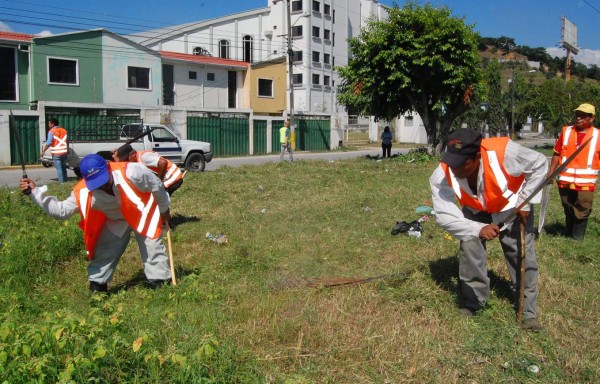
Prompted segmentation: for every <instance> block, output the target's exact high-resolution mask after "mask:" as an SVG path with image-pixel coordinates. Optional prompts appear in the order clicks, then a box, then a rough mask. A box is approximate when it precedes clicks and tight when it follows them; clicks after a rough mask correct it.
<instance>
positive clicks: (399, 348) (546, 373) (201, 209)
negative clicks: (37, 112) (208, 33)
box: [0, 156, 600, 383]
mask: <svg viewBox="0 0 600 384" xmlns="http://www.w3.org/2000/svg"><path fill="white" fill-rule="evenodd" d="M426 160H427V159H426V157H425V156H420V157H417V158H415V159H413V160H412V161H411V160H410V159H407V158H406V157H399V158H395V159H389V160H385V161H373V160H366V159H356V160H349V161H343V162H326V161H321V162H307V161H300V162H296V163H282V164H266V165H261V166H252V167H241V168H221V169H220V170H219V171H215V172H208V173H203V174H188V176H187V177H186V182H185V184H184V186H183V187H182V189H180V190H179V191H178V192H177V193H176V194H175V195H174V197H173V202H172V207H171V208H172V212H173V213H174V220H173V223H172V228H173V231H172V238H173V250H174V258H175V262H176V268H177V274H178V285H177V286H176V287H172V286H171V287H164V288H160V289H158V290H151V289H149V288H146V287H145V286H144V284H143V274H142V273H141V262H140V261H139V256H138V253H137V246H136V245H135V243H132V244H131V245H130V248H129V250H128V251H127V253H126V254H125V255H124V257H123V259H122V261H121V264H120V265H119V267H118V268H117V273H116V275H115V279H114V281H113V283H112V284H111V294H110V295H109V297H108V298H106V299H101V300H95V299H92V300H90V299H89V297H88V295H87V283H86V274H85V268H86V261H85V258H84V252H83V246H82V240H81V239H82V236H81V231H80V230H79V229H78V228H77V221H78V217H74V218H72V219H70V220H69V221H67V222H58V221H55V220H53V219H51V218H48V217H46V216H44V215H43V213H42V212H41V210H39V209H38V208H37V207H35V206H34V205H33V204H32V203H31V202H30V201H28V199H27V198H25V197H24V196H22V195H21V194H20V193H16V192H15V193H13V191H10V190H7V189H0V215H1V219H0V220H1V221H0V241H1V242H2V245H1V247H2V248H0V274H1V276H2V280H1V283H0V284H1V285H0V306H1V309H2V310H1V311H0V319H1V324H0V382H2V381H3V380H6V381H7V382H10V383H16V382H32V381H37V382H58V381H60V382H69V380H73V382H78V383H79V382H96V383H104V382H138V383H142V382H144V383H146V382H151V383H159V382H160V383H165V382H186V383H200V382H203V383H204V382H206V383H210V382H219V383H231V382H239V383H256V382H273V383H400V382H413V383H424V382H447V383H455V382H456V383H486V382H487V383H496V382H507V383H523V382H532V383H549V382H553V383H565V382H573V383H575V382H578V383H584V382H587V383H595V382H598V381H599V380H600V375H599V374H598V368H597V366H598V361H600V351H599V348H600V347H599V346H600V336H599V335H600V333H599V332H598V330H599V329H600V324H599V322H598V313H599V312H600V303H599V299H598V298H599V297H600V272H599V267H598V266H599V264H600V257H599V256H598V252H597V239H598V236H599V233H600V224H599V223H598V220H599V219H598V218H599V217H600V216H599V215H600V210H599V209H598V208H596V209H595V212H594V213H593V216H594V217H593V219H591V222H590V224H589V226H588V233H587V237H586V240H585V241H583V242H581V243H578V242H574V241H572V240H569V239H566V238H564V237H563V236H562V235H561V234H560V231H561V229H562V209H561V208H560V203H559V199H558V195H557V193H556V190H554V191H553V192H554V193H553V194H552V200H551V204H550V208H549V215H548V217H547V233H544V234H543V235H542V236H541V237H540V238H539V240H538V241H537V251H538V259H539V263H540V286H541V292H540V298H539V313H540V320H541V322H542V324H543V325H544V327H545V331H543V332H541V333H537V334H532V333H527V332H524V331H522V330H521V329H520V328H519V327H517V325H516V321H515V313H514V311H513V309H512V305H511V301H510V298H509V296H510V293H509V290H508V286H507V280H506V279H507V273H506V268H505V266H504V261H503V257H502V252H501V250H500V247H499V244H498V242H497V241H493V242H490V243H489V244H488V249H489V260H488V269H489V274H490V276H491V277H492V281H493V294H492V297H491V300H490V303H489V306H488V307H487V308H486V309H485V310H484V311H483V312H482V313H481V314H479V315H478V316H476V317H473V318H468V319H467V318H464V317H461V315H460V314H459V313H458V310H457V292H458V287H457V269H458V261H457V249H458V240H455V239H451V238H448V236H446V234H445V233H444V232H443V231H442V230H441V229H440V228H438V227H437V226H436V225H435V221H434V219H433V218H432V219H431V220H429V221H427V222H425V223H424V232H423V236H422V237H421V238H414V237H409V236H408V235H406V234H400V235H398V236H392V235H391V234H390V230H391V229H392V227H393V226H394V224H395V222H396V221H402V220H406V221H412V220H415V219H417V218H419V217H420V215H419V214H418V213H416V212H415V208H416V207H419V206H421V205H427V204H430V203H429V200H430V193H429V186H428V178H429V175H430V174H431V172H432V171H433V169H434V167H435V166H436V163H435V162H432V161H426ZM71 186H72V185H66V186H61V185H51V186H50V192H51V193H53V194H56V195H58V196H60V197H62V198H64V197H66V196H67V195H68V193H69V190H70V187H71ZM597 201H598V199H597V200H596V202H597ZM207 232H211V233H212V234H217V233H219V232H222V233H223V234H224V235H225V236H226V237H227V238H228V243H226V244H217V243H215V242H212V241H209V240H207V239H206V238H205V235H206V233H207ZM381 275H384V276H381ZM366 277H379V278H376V279H372V280H369V281H367V282H365V283H363V284H351V285H340V286H335V287H326V286H324V284H323V283H328V282H330V281H339V280H328V279H342V278H366ZM318 279H325V280H318ZM536 367H537V368H538V369H539V372H537V373H535V372H532V371H535V369H536Z"/></svg>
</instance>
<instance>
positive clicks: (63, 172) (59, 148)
mask: <svg viewBox="0 0 600 384" xmlns="http://www.w3.org/2000/svg"><path fill="white" fill-rule="evenodd" d="M48 127H49V128H50V130H49V131H48V138H47V139H46V143H44V146H43V147H42V152H41V153H40V158H42V157H44V153H46V151H47V150H48V148H50V153H51V154H52V160H53V161H54V167H55V168H56V174H57V175H58V181H59V182H61V183H64V182H66V181H67V158H68V153H69V150H68V148H67V130H66V129H64V128H62V127H60V126H59V125H58V119H57V118H55V117H53V118H51V119H50V120H49V121H48Z"/></svg>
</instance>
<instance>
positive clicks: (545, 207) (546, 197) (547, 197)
mask: <svg viewBox="0 0 600 384" xmlns="http://www.w3.org/2000/svg"><path fill="white" fill-rule="evenodd" d="M551 186H552V184H548V185H546V186H545V187H544V195H543V196H542V203H541V205H540V217H539V218H538V230H537V233H538V236H541V235H542V230H543V229H544V222H545V220H546V211H547V210H548V200H550V187H551Z"/></svg>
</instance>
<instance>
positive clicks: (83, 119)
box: [46, 113, 141, 141]
mask: <svg viewBox="0 0 600 384" xmlns="http://www.w3.org/2000/svg"><path fill="white" fill-rule="evenodd" d="M52 117H54V118H56V119H58V123H59V125H60V126H61V127H63V128H64V129H66V130H67V133H68V136H67V137H68V139H70V140H77V141H101V140H118V139H119V136H120V132H121V127H122V126H123V125H125V124H133V123H139V122H141V120H140V118H139V116H131V115H126V116H102V115H77V114H69V115H67V114H54V113H52V114H47V115H46V121H48V120H49V119H50V118H52ZM47 132H48V128H46V133H47Z"/></svg>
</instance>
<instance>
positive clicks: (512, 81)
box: [510, 61, 515, 140]
mask: <svg viewBox="0 0 600 384" xmlns="http://www.w3.org/2000/svg"><path fill="white" fill-rule="evenodd" d="M510 139H511V140H514V139H515V62H514V61H513V65H512V74H511V79H510Z"/></svg>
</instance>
